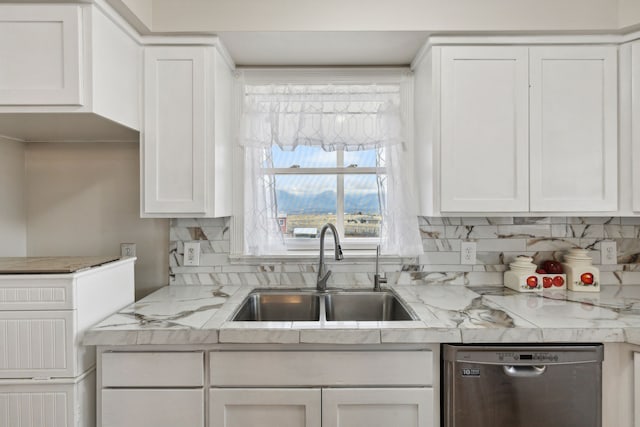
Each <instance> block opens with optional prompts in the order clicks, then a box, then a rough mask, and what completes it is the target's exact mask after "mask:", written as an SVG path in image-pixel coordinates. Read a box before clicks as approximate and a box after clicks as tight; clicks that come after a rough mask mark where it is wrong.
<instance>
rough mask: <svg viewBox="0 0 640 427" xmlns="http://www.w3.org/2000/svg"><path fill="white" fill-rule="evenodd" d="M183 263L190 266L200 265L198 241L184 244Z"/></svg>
mask: <svg viewBox="0 0 640 427" xmlns="http://www.w3.org/2000/svg"><path fill="white" fill-rule="evenodd" d="M184 265H185V266H191V267H195V266H198V265H200V242H186V243H185V244H184Z"/></svg>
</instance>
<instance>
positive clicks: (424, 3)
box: [125, 0, 638, 32]
mask: <svg viewBox="0 0 640 427" xmlns="http://www.w3.org/2000/svg"><path fill="white" fill-rule="evenodd" d="M125 1H126V2H127V3H131V0H125ZM137 1H138V2H139V1H140V0H137ZM620 1H624V2H629V3H633V2H636V3H637V1H638V0H620ZM134 2H136V0H134ZM144 12H145V13H148V11H147V10H146V9H145V10H144ZM152 12H153V20H152V21H153V24H152V28H153V31H159V32H163V31H210V32H220V31H484V30H487V31H510V30H514V31H522V30H529V31H533V30H541V31H544V30H550V31H554V30H555V31H558V30H611V29H616V28H618V2H617V1H616V0H482V1H478V0H393V1H390V0H374V1H371V0H348V1H345V0H323V1H308V0H303V1H301V0H269V1H264V0H217V1H211V0H183V1H175V0H154V1H153V11H152Z"/></svg>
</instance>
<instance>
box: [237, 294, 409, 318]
mask: <svg viewBox="0 0 640 427" xmlns="http://www.w3.org/2000/svg"><path fill="white" fill-rule="evenodd" d="M415 319H416V318H415V316H414V315H413V314H412V312H411V310H410V309H409V308H407V306H406V305H405V304H404V303H403V302H402V300H400V299H399V298H398V297H397V296H396V295H395V294H394V293H393V292H391V291H377V292H374V291H363V290H332V291H329V292H328V293H321V292H315V291H309V290H272V289H264V290H255V291H253V292H251V293H250V294H249V295H248V296H247V298H245V300H244V301H243V302H242V303H241V304H240V307H239V308H238V310H236V312H235V313H234V315H233V316H232V317H231V320H232V321H249V322H275V321H311V322H321V321H328V322H337V321H349V320H352V321H401V320H415Z"/></svg>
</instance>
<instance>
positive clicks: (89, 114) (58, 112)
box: [0, 0, 142, 141]
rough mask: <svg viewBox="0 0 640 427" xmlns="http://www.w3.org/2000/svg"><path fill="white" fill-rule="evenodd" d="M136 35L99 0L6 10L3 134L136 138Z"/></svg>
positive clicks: (0, 59) (0, 93)
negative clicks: (86, 2)
mask: <svg viewBox="0 0 640 427" xmlns="http://www.w3.org/2000/svg"><path fill="white" fill-rule="evenodd" d="M16 3H17V2H16ZM137 37H138V36H137V35H136V34H135V33H133V32H132V30H130V27H128V25H127V24H126V23H124V21H122V19H121V18H120V17H119V16H117V14H116V13H115V12H114V11H113V10H112V9H111V8H110V6H109V5H108V4H106V3H105V2H103V1H101V0H97V1H96V2H94V3H92V4H78V3H74V4H1V5H0V63H2V67H0V135H5V136H9V137H12V138H18V139H21V140H25V141H74V140H76V141H77V140H80V141H95V140H98V141H104V140H110V141H111V140H127V141H135V140H137V139H138V132H137V130H138V129H139V110H138V108H139V92H140V90H139V87H140V86H139V83H140V62H141V55H142V48H141V46H140V44H139V43H138V41H137Z"/></svg>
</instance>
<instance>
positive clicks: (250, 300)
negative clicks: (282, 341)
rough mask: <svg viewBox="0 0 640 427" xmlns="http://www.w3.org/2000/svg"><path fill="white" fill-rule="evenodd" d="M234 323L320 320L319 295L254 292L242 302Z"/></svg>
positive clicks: (299, 292) (234, 317) (302, 292)
mask: <svg viewBox="0 0 640 427" xmlns="http://www.w3.org/2000/svg"><path fill="white" fill-rule="evenodd" d="M231 320H235V321H257V322H269V321H294V320H307V321H318V320H320V295H318V294H316V293H314V292H308V291H307V292H305V291H271V290H269V291H254V292H252V293H250V294H249V295H248V296H247V298H246V299H245V300H244V301H243V302H242V304H241V305H240V307H239V308H238V310H237V311H236V313H235V315H234V316H233V317H232V318H231Z"/></svg>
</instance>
